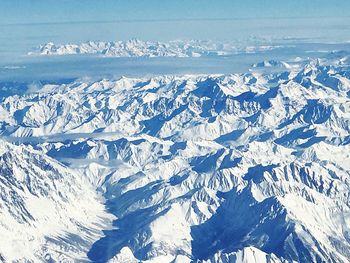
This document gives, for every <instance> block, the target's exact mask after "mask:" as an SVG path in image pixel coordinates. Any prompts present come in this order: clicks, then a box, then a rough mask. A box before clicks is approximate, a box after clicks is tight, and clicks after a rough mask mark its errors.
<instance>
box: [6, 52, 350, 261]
mask: <svg viewBox="0 0 350 263" xmlns="http://www.w3.org/2000/svg"><path fill="white" fill-rule="evenodd" d="M271 61H272V60H271ZM348 62H349V60H348V58H347V57H345V56H341V57H338V56H335V55H334V54H330V56H329V57H328V58H324V59H322V60H308V61H302V62H300V63H298V62H297V61H295V63H293V65H292V66H286V65H287V64H286V63H284V62H276V63H275V62H274V63H271V62H268V63H267V62H266V63H265V62H262V63H260V64H256V67H257V68H256V70H255V69H253V70H252V71H250V72H249V73H245V74H232V75H209V76H208V75H184V76H159V77H154V78H121V79H118V80H107V79H103V80H100V81H91V82H89V81H86V80H84V81H75V82H72V83H69V84H61V85H60V84H52V85H49V84H47V85H44V86H43V87H42V88H41V89H40V90H38V91H35V92H32V93H27V94H24V95H20V96H19V95H13V96H8V97H6V98H4V99H3V101H2V102H1V103H0V134H1V136H2V139H3V140H6V141H7V142H5V141H2V143H1V147H0V169H1V170H0V171H1V172H0V187H1V203H0V213H1V217H0V231H1V233H2V234H3V233H5V235H9V237H8V238H6V242H5V243H4V244H1V245H0V255H1V259H2V260H6V261H12V260H14V259H23V258H26V259H28V260H33V261H34V262H35V261H40V260H41V261H45V259H46V261H47V259H53V260H56V261H57V260H58V261H60V260H61V257H65V259H66V260H67V261H69V260H71V261H78V260H79V259H83V258H84V255H85V257H87V258H88V259H89V260H91V261H94V262H107V261H108V262H140V261H141V262H191V261H194V262H208V263H209V262H210V263H218V262H220V263H221V262H253V263H254V262H259V263H260V262H292V261H296V262H348V259H349V258H350V206H349V198H350V194H349V193H350V69H349V64H348ZM288 65H289V64H288ZM266 67H267V68H271V67H278V68H279V69H280V70H279V71H276V72H270V71H266V72H265V71H261V70H259V69H260V68H266ZM13 144H20V145H19V146H16V145H13ZM99 195H103V197H104V199H102V198H99ZM103 204H104V205H105V209H106V210H107V212H108V213H109V216H107V215H106V212H105V211H104V208H103V206H102V205H103ZM112 217H114V221H113V223H112V225H109V221H110V219H111V218H112ZM14 225H16V231H17V232H18V234H13V232H11V231H13V230H11V227H13V226H14ZM101 230H104V231H103V234H102V235H101V232H100V231H101ZM91 232H93V234H91ZM10 233H11V235H10ZM18 237H20V238H19V241H18ZM28 240H29V241H28ZM32 240H34V241H33V242H32ZM72 240H74V241H72ZM11 242H18V243H19V244H21V245H23V244H33V247H30V246H32V245H30V246H28V245H27V246H24V245H23V247H25V248H26V249H18V250H16V251H15V252H14V251H13V250H11V248H13V245H11ZM57 242H59V245H58V246H59V249H58V248H57ZM66 247H69V250H66ZM67 249H68V248H67ZM36 251H38V252H36ZM34 252H35V253H34ZM84 253H85V254H84ZM87 258H86V259H87ZM62 261H63V260H62Z"/></svg>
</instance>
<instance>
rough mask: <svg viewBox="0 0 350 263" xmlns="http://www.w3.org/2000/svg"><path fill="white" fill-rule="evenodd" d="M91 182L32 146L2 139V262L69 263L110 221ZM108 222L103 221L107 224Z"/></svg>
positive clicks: (83, 253) (83, 257) (79, 256)
mask: <svg viewBox="0 0 350 263" xmlns="http://www.w3.org/2000/svg"><path fill="white" fill-rule="evenodd" d="M100 199H101V198H100V197H99V196H98V195H97V193H96V192H95V189H94V188H93V187H92V184H91V183H89V182H88V180H87V179H86V178H83V177H82V176H81V175H79V174H78V173H76V172H74V171H72V170H70V169H69V168H67V167H65V166H63V165H62V164H61V163H59V162H57V161H55V160H53V159H52V158H49V157H48V156H47V155H45V154H44V153H42V152H39V151H35V150H33V149H32V147H31V146H15V145H13V144H9V143H7V142H5V141H2V140H1V141H0V214H1V219H0V231H1V239H0V261H1V262H39V261H42V262H55V261H59V262H69V261H72V260H75V261H77V260H87V257H86V253H87V251H88V250H89V247H90V246H91V245H92V243H93V241H94V240H95V239H97V238H99V237H100V236H101V235H102V233H101V232H100V227H98V224H101V225H103V224H105V223H106V222H107V220H108V218H110V219H111V217H110V216H109V215H108V214H107V213H106V212H105V211H104V207H103V205H102V204H101V200H100ZM103 218H105V220H103Z"/></svg>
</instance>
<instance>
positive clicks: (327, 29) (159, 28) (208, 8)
mask: <svg viewBox="0 0 350 263" xmlns="http://www.w3.org/2000/svg"><path fill="white" fill-rule="evenodd" d="M349 10H350V1H348V0H312V1H311V0H289V1H286V0H240V1H237V0H221V1H214V0H176V1H175V0H172V1H169V0H123V1H121V0H0V44H1V45H0V53H2V54H4V52H15V51H17V50H20V51H21V52H23V50H28V49H29V48H31V47H33V46H37V45H39V44H42V43H46V42H49V41H53V42H56V43H67V42H82V41H87V40H102V41H113V40H126V39H130V38H139V39H142V40H160V41H166V40H174V39H214V40H236V39H240V40H242V39H247V38H249V37H252V36H257V37H264V38H265V37H267V38H269V37H274V38H280V37H295V38H312V39H320V40H322V39H327V40H328V41H338V40H342V41H344V40H349V39H350V16H349V14H348V13H349Z"/></svg>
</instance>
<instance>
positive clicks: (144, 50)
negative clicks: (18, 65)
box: [28, 39, 281, 57]
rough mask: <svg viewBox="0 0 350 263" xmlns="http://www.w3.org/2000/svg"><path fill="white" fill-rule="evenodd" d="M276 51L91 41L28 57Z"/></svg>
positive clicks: (197, 43) (198, 44) (45, 47)
mask: <svg viewBox="0 0 350 263" xmlns="http://www.w3.org/2000/svg"><path fill="white" fill-rule="evenodd" d="M276 48H281V46H278V45H260V46H248V47H244V48H242V47H238V46H236V45H235V44H233V43H230V42H227V43H216V42H212V41H203V40H202V41H201V40H192V41H180V40H177V41H169V42H159V41H157V42H153V41H142V40H138V39H131V40H128V41H116V42H101V41H100V42H96V41H88V42H84V43H80V44H54V43H52V42H49V43H46V44H44V45H41V46H39V47H38V48H36V49H35V50H34V51H32V52H29V53H28V54H29V55H72V54H98V55H102V56H107V57H201V56H224V55H229V54H236V53H237V52H245V53H254V52H259V51H266V50H271V49H276Z"/></svg>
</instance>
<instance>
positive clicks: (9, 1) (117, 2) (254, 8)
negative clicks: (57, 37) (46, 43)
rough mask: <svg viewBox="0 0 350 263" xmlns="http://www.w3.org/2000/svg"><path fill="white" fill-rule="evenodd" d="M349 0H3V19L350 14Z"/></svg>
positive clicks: (0, 10) (0, 5)
mask: <svg viewBox="0 0 350 263" xmlns="http://www.w3.org/2000/svg"><path fill="white" fill-rule="evenodd" d="M349 10H350V1H346V0H312V1H308V0H289V1H286V0H240V1H237V0H221V1H213V0H172V1H169V0H129V1H126V0H123V1H121V0H1V1H0V14H1V15H0V23H1V24H7V23H45V22H69V21H112V20H130V21H132V20H163V19H170V20H172V19H204V18H208V19H221V18H225V19H235V18H236V19H237V18H281V17H284V18H285V17H293V18H298V17H324V16H327V17H330V16H337V17H339V16H348V12H349Z"/></svg>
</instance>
